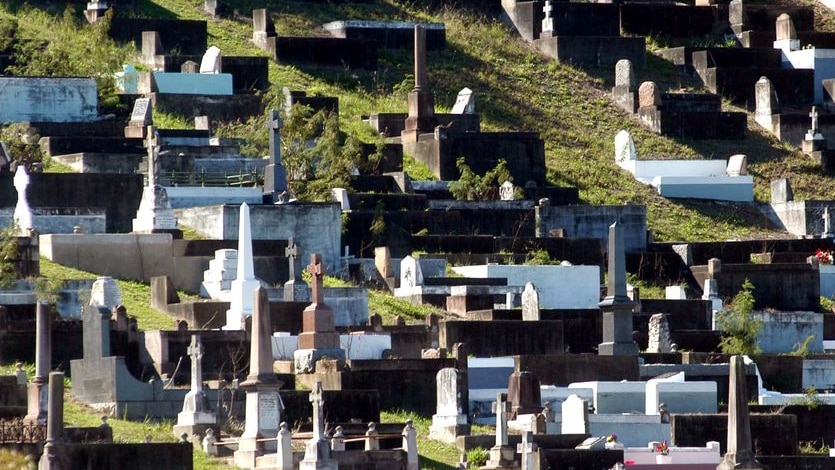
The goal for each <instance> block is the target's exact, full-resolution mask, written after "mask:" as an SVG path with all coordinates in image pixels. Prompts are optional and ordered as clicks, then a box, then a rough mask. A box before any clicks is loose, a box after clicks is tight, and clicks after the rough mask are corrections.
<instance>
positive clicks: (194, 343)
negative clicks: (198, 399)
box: [186, 335, 203, 392]
mask: <svg viewBox="0 0 835 470" xmlns="http://www.w3.org/2000/svg"><path fill="white" fill-rule="evenodd" d="M186 352H188V355H189V357H191V391H193V392H194V391H197V392H199V391H202V390H203V367H202V365H201V363H202V360H203V342H202V341H201V340H200V336H199V335H191V344H189V345H188V349H187V350H186Z"/></svg>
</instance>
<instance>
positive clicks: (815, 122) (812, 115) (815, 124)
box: [809, 106, 818, 134]
mask: <svg viewBox="0 0 835 470" xmlns="http://www.w3.org/2000/svg"><path fill="white" fill-rule="evenodd" d="M809 117H810V118H812V129H810V131H809V132H810V133H811V134H815V133H817V132H818V107H817V106H812V112H811V113H809Z"/></svg>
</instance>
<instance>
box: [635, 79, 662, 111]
mask: <svg viewBox="0 0 835 470" xmlns="http://www.w3.org/2000/svg"><path fill="white" fill-rule="evenodd" d="M657 106H661V89H660V88H659V87H658V85H656V84H655V82H643V83H641V86H640V87H638V107H639V108H651V107H657Z"/></svg>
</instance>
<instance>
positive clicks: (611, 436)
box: [606, 434, 618, 442]
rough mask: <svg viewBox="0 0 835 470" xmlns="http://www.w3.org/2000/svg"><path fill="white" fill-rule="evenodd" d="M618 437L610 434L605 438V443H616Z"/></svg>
mask: <svg viewBox="0 0 835 470" xmlns="http://www.w3.org/2000/svg"><path fill="white" fill-rule="evenodd" d="M617 441H618V435H617V434H610V435H609V437H607V438H606V442H617Z"/></svg>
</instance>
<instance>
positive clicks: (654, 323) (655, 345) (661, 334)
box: [647, 313, 672, 353]
mask: <svg viewBox="0 0 835 470" xmlns="http://www.w3.org/2000/svg"><path fill="white" fill-rule="evenodd" d="M671 346H672V340H671V339H670V324H669V322H668V321H667V315H666V314H664V313H656V314H654V315H652V316H651V317H649V344H648V346H647V351H648V352H651V353H668V352H670V351H671V349H672V348H671Z"/></svg>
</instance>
